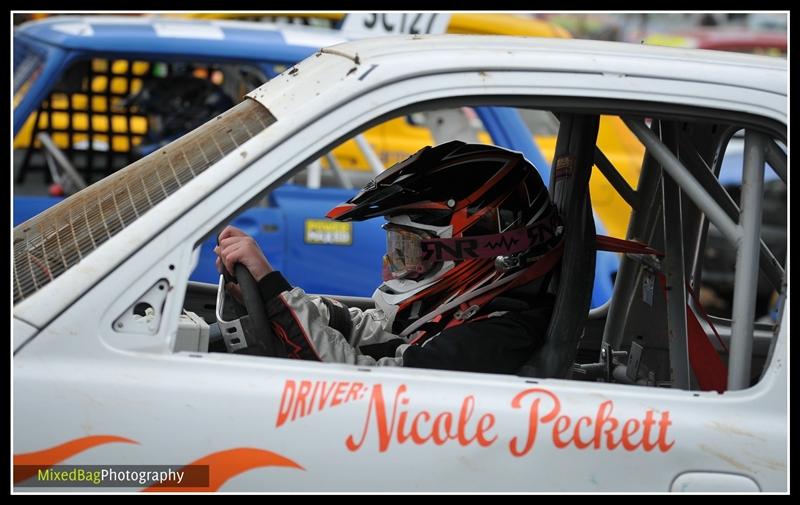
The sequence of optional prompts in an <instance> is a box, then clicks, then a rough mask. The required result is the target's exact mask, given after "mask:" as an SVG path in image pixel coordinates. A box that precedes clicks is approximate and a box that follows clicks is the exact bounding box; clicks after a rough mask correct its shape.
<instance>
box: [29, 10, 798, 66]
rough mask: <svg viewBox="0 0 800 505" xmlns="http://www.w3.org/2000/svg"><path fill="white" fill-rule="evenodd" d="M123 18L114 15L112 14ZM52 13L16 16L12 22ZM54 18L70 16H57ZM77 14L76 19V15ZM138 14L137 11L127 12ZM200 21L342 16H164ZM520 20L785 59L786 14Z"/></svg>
mask: <svg viewBox="0 0 800 505" xmlns="http://www.w3.org/2000/svg"><path fill="white" fill-rule="evenodd" d="M117 14H120V15H125V14H124V13H115V15H117ZM51 15H53V14H45V13H17V14H14V18H13V19H14V24H15V25H18V24H20V23H23V22H25V21H30V20H36V19H43V18H45V17H48V16H51ZM58 15H70V14H69V13H64V14H62V13H59V14H58ZM75 15H78V14H77V13H76V14H75ZM129 15H131V16H140V15H142V14H141V13H137V14H129ZM163 15H164V16H169V17H172V16H187V17H198V18H226V19H247V20H253V21H266V22H273V23H284V24H297V25H306V26H318V27H325V28H334V29H336V28H339V27H340V25H341V23H342V20H343V18H344V14H342V13H298V14H294V13H290V14H281V13H270V12H247V13H234V12H224V13H204V14H192V13H188V12H187V13H186V14H175V13H170V14H163ZM510 15H511V16H515V17H519V18H521V19H538V20H542V21H546V22H548V23H552V24H553V25H556V26H558V27H561V28H563V29H565V30H567V31H568V32H569V33H570V35H571V36H572V37H573V38H580V39H595V40H613V41H621V42H637V43H645V44H654V45H668V46H676V47H697V48H702V49H721V50H730V51H739V52H752V53H760V54H769V55H775V56H784V57H785V56H786V50H787V25H788V14H786V13H785V12H684V13H634V14H629V13H587V14H582V13H572V12H569V13H547V14H537V13H529V14H522V13H514V14H510Z"/></svg>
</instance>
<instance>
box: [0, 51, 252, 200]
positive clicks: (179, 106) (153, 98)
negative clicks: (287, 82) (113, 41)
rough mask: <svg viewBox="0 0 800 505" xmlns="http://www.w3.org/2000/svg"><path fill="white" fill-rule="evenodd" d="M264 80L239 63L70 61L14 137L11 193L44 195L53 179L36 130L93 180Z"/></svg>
mask: <svg viewBox="0 0 800 505" xmlns="http://www.w3.org/2000/svg"><path fill="white" fill-rule="evenodd" d="M16 47H18V46H17V45H15V55H16ZM19 47H22V46H21V45H20V46H19ZM15 57H16V56H15ZM264 81H266V77H265V76H264V75H263V74H262V73H261V72H260V71H259V70H258V69H256V68H253V67H248V66H242V65H235V66H234V65H222V64H210V63H198V62H154V61H139V60H125V59H117V60H108V59H101V58H94V59H91V60H83V61H79V62H76V63H74V64H73V65H72V66H71V67H70V68H69V69H68V70H67V71H66V72H65V73H64V74H63V76H62V77H61V79H60V80H59V81H58V82H57V83H56V84H55V85H54V87H53V89H52V91H51V93H50V94H49V95H48V97H47V98H46V99H45V100H43V101H42V103H41V104H40V105H39V107H38V109H37V110H36V112H35V113H33V114H31V116H30V117H29V118H28V120H27V122H26V123H25V125H24V126H23V128H22V129H21V130H20V132H19V133H18V134H17V136H16V138H15V142H14V148H15V149H17V150H18V151H17V153H16V154H17V155H16V156H15V157H14V161H15V173H16V174H17V175H16V183H17V187H16V191H17V193H18V194H45V193H46V192H47V189H48V188H47V183H49V182H51V180H50V174H49V172H48V171H47V167H46V163H45V157H44V155H43V153H42V152H41V144H40V142H39V140H38V139H37V135H38V134H39V133H46V134H48V135H49V136H50V137H51V138H52V140H53V142H54V143H55V145H56V146H57V147H58V148H60V149H61V150H63V151H64V154H65V155H66V157H67V159H68V160H69V161H70V162H71V163H72V164H73V165H74V166H75V168H76V170H77V171H78V172H79V173H80V175H81V176H83V178H84V180H85V181H86V182H87V183H88V184H91V183H92V182H95V181H97V180H99V179H102V178H103V177H105V176H107V175H109V174H110V173H113V172H114V171H116V170H118V169H120V168H122V167H124V166H126V165H128V164H129V163H132V162H134V161H136V160H138V159H139V158H141V157H143V156H146V155H147V154H149V153H151V152H153V151H154V150H156V149H158V148H159V147H161V146H164V145H166V144H168V143H170V142H172V141H173V140H175V139H177V138H178V137H180V136H181V135H183V134H185V133H187V132H189V131H191V130H193V129H194V128H196V127H198V126H200V125H201V124H203V123H205V122H206V121H208V120H209V119H211V118H212V117H214V116H217V115H219V114H220V113H222V112H224V111H226V110H228V109H230V108H231V107H232V106H233V105H234V104H236V103H238V102H239V101H240V100H241V98H242V97H243V96H244V95H245V94H247V93H248V92H250V91H251V90H252V89H254V88H255V87H257V86H259V85H261V84H262V83H263V82H264Z"/></svg>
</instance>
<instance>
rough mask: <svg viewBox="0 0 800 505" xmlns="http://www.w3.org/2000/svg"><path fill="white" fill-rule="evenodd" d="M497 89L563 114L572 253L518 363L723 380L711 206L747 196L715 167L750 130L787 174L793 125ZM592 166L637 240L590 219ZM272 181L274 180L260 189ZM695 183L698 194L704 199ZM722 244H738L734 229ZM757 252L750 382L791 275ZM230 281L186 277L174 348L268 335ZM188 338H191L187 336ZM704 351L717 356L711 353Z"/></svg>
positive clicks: (561, 157)
mask: <svg viewBox="0 0 800 505" xmlns="http://www.w3.org/2000/svg"><path fill="white" fill-rule="evenodd" d="M492 100H493V101H492V105H515V106H518V107H530V108H532V109H537V110H546V111H549V112H550V113H552V114H553V116H554V117H556V118H557V119H558V135H557V143H556V150H555V156H554V159H553V161H552V165H551V171H552V176H551V178H550V181H551V182H550V193H551V197H552V199H553V201H554V202H555V203H556V205H557V206H558V208H559V210H560V212H561V215H562V218H563V219H564V220H565V227H566V238H565V240H566V242H565V253H564V256H563V259H562V262H561V265H560V268H559V270H558V272H557V275H556V276H554V278H553V280H552V281H551V282H552V284H551V290H552V292H554V293H555V295H556V305H555V309H554V311H553V315H552V317H551V321H550V325H549V328H548V330H547V334H546V336H545V339H544V344H543V345H542V346H541V347H540V348H539V349H538V350H537V351H536V352H535V353H534V354H533V355H532V356H528V357H526V362H525V364H524V366H522V367H521V368H520V370H519V371H518V375H519V376H523V377H530V378H532V379H535V378H566V379H572V380H583V381H593V382H594V381H602V382H615V383H623V384H635V385H642V386H650V387H668V388H669V387H671V388H680V389H689V390H697V391H701V390H714V389H716V390H718V391H720V392H723V391H724V390H725V385H724V381H723V383H722V384H720V382H719V380H717V381H716V382H714V381H711V382H709V380H710V379H709V378H708V377H707V373H705V372H703V369H704V368H712V369H717V370H724V368H725V366H727V362H728V358H729V354H728V353H729V349H730V345H731V334H732V329H731V327H732V320H731V319H730V318H723V317H718V316H709V315H708V314H707V313H706V311H705V310H704V308H703V306H702V304H701V302H700V297H699V296H698V293H700V292H702V290H703V289H704V287H703V286H704V284H703V282H704V281H703V275H704V272H706V271H707V269H706V268H705V267H704V263H705V262H707V261H713V258H711V259H710V258H709V257H708V254H707V252H706V244H707V243H709V241H710V239H709V231H708V230H709V225H710V219H709V218H708V217H707V215H706V212H705V211H706V210H708V209H710V208H712V207H714V208H715V209H721V211H722V212H724V213H725V214H726V215H727V216H728V217H729V218H730V219H733V220H736V219H738V215H739V206H738V205H737V202H736V201H735V199H734V198H732V197H731V195H730V194H729V192H728V191H727V190H726V189H725V188H724V187H723V186H722V185H721V184H720V183H719V181H718V180H717V179H716V175H717V174H718V173H719V170H720V167H721V166H722V162H723V158H724V155H725V150H726V147H727V145H728V143H729V141H730V140H731V138H733V136H734V134H735V133H736V132H739V131H741V130H745V131H748V132H755V133H754V135H759V136H760V137H758V138H759V139H760V140H759V142H762V144H759V145H763V146H765V147H764V148H765V151H766V152H767V159H766V161H767V165H768V167H767V168H766V170H774V171H775V172H776V173H778V175H779V178H780V179H782V180H781V181H780V183H782V185H783V187H784V188H785V184H786V180H785V179H786V175H785V174H786V171H785V166H786V153H785V151H784V150H783V147H782V146H785V145H786V144H785V143H786V132H785V130H783V129H781V128H780V127H779V126H778V125H776V124H773V123H770V122H768V121H766V120H763V119H759V118H756V117H750V116H746V115H733V114H722V115H720V114H719V113H718V111H711V110H695V109H691V108H688V107H666V106H654V105H652V104H646V103H614V102H611V101H599V100H586V101H585V103H581V101H580V100H573V101H571V102H570V104H566V103H565V102H564V101H562V100H560V99H558V98H552V99H549V98H542V99H538V100H536V101H535V102H533V103H531V102H525V103H522V104H520V99H518V98H513V97H495V98H493V99H492ZM486 101H487V99H486V98H485V97H484V98H480V99H477V98H476V99H475V100H474V102H473V101H472V100H460V101H458V102H455V101H453V100H449V101H437V102H434V103H424V104H417V105H415V106H414V107H409V108H406V109H403V110H398V111H395V112H394V113H393V114H392V115H391V116H385V117H381V118H377V119H376V120H374V121H373V122H371V123H370V124H366V125H362V126H361V127H360V128H358V129H357V130H355V131H352V132H350V133H349V134H348V135H346V136H343V137H342V138H341V139H340V141H339V142H337V143H335V144H334V145H332V146H331V148H333V147H336V145H339V144H341V143H342V142H344V141H345V140H347V139H349V138H351V137H353V136H354V135H357V134H358V133H360V132H362V131H364V130H366V129H367V128H370V127H372V126H374V125H375V124H379V123H380V122H382V121H386V120H388V119H392V118H396V117H402V116H406V115H409V114H414V113H418V112H421V111H430V110H437V109H440V108H443V107H453V106H457V107H463V106H474V105H484V104H486ZM601 115H612V116H618V117H620V118H621V119H622V121H624V122H625V124H626V125H628V127H629V128H631V130H632V131H634V133H636V134H637V136H638V137H639V139H640V140H641V141H642V143H643V144H645V147H646V150H645V157H644V160H643V163H642V167H641V175H640V177H639V181H638V184H636V185H635V187H631V185H629V184H628V183H627V182H626V181H625V180H624V179H623V178H622V177H621V176H620V175H619V173H618V171H617V170H616V169H615V167H614V164H613V160H609V158H608V157H606V156H605V154H604V153H603V152H602V150H600V149H599V148H598V147H597V145H596V139H597V132H598V124H599V118H600V116H601ZM645 130H646V131H645ZM754 138H755V137H754ZM437 140H438V139H437ZM754 142H755V141H754ZM324 155H325V153H312V154H311V155H310V156H309V158H308V160H307V162H306V163H303V164H301V165H299V166H297V167H295V168H294V169H293V170H291V171H289V172H287V173H286V174H285V176H284V177H283V179H282V181H285V180H287V179H288V178H291V177H296V176H297V175H298V174H300V173H301V172H302V171H303V170H304V169H305V168H306V167H307V166H308V165H310V164H311V163H312V162H313V161H315V160H316V159H318V158H320V157H322V156H324ZM667 165H669V167H668V168H669V169H667V167H666V166H667ZM593 167H596V169H593ZM676 167H677V168H676ZM676 170H677V172H676ZM675 174H684V175H685V174H688V175H690V176H691V177H692V178H693V179H692V180H693V181H694V182H693V183H692V184H693V185H694V187H693V188H688V189H689V191H687V190H686V189H687V188H686V187H683V186H682V184H683V185H684V186H685V185H686V184H687V183H686V182H685V180H686V179H683V180H682V181H681V184H679V183H678V179H676V178H675V177H676V175H675ZM681 176H682V175H681ZM590 177H605V178H606V179H608V181H609V182H610V183H611V185H613V186H614V188H615V190H616V191H617V193H618V194H619V195H620V196H621V197H622V198H623V199H624V200H625V201H626V202H627V203H628V205H629V206H630V208H631V210H632V214H631V219H630V223H629V227H628V236H627V238H628V241H629V242H624V243H620V242H610V241H606V240H603V239H602V238H600V239H598V238H597V235H596V231H595V226H594V220H593V219H592V210H591V209H592V208H591V195H590V191H589V180H590ZM282 181H281V182H282ZM692 184H689V186H691V185H692ZM269 189H270V188H265V191H264V192H265V193H266V192H267V191H269ZM692 191H693V193H692ZM698 194H700V195H701V197H700V200H699V202H700V205H699V206H698V204H697V202H696V200H697V195H698ZM784 196H785V193H784ZM241 210H243V209H239V212H241ZM231 217H233V216H228V218H227V219H226V220H223V221H221V222H220V223H219V224H218V226H217V227H216V228H215V233H218V232H219V231H221V229H222V228H223V227H224V226H225V224H226V223H227V222H228V221H229V220H230V218H231ZM784 233H785V228H784ZM641 245H646V246H649V249H643V248H641ZM198 247H199V244H198ZM718 247H719V246H718ZM725 247H727V248H729V249H733V245H732V244H730V243H728V244H727V245H726V246H725ZM602 249H605V250H612V251H614V252H616V253H617V254H618V256H619V258H620V267H619V272H618V274H617V276H616V284H615V286H614V294H613V297H612V299H611V300H609V302H608V303H606V304H605V305H603V306H602V307H599V308H596V309H590V306H589V301H590V297H591V291H592V285H593V276H594V263H595V258H596V254H597V252H598V250H602ZM760 252H761V254H760V256H759V258H760V259H759V264H760V266H761V272H762V279H761V280H762V281H763V282H764V283H765V284H766V287H761V288H759V289H763V290H765V291H767V292H769V297H770V299H771V300H772V303H771V306H770V307H769V309H770V312H771V313H772V314H773V316H772V317H762V316H764V314H755V317H754V318H753V319H756V318H760V319H759V321H758V322H756V323H754V330H753V335H754V337H753V344H752V355H751V356H750V359H749V362H750V363H751V367H750V368H751V372H750V383H751V385H752V384H755V383H757V382H758V380H759V378H760V377H761V376H762V375H763V373H764V371H765V370H766V367H767V365H768V363H769V357H770V355H771V350H772V344H773V343H774V340H775V335H776V334H777V333H776V332H777V328H778V327H779V323H780V320H781V317H783V315H782V300H783V299H784V298H785V294H786V286H785V284H782V281H781V279H783V278H784V277H785V275H784V269H785V257H781V259H780V260H778V259H776V255H775V254H774V253H773V252H772V251H771V249H770V247H769V246H767V245H766V244H765V243H764V241H763V240H762V243H761V247H760ZM238 277H239V276H238V275H237V278H238ZM240 282H241V281H240ZM221 286H222V283H220V285H218V286H217V285H213V284H206V283H196V282H190V283H189V287H188V289H187V291H186V294H185V299H184V314H183V315H182V316H181V323H180V325H179V326H180V329H179V331H178V333H179V338H176V343H178V344H176V349H175V351H176V352H177V351H186V352H201V353H202V352H234V353H246V354H250V353H252V352H253V351H252V349H253V346H252V343H253V342H254V341H255V339H258V338H264V336H263V335H262V336H261V337H259V336H258V335H254V334H251V333H252V330H253V328H254V327H255V328H258V327H263V326H264V325H267V326H268V322H266V321H263V320H262V321H255V322H254V321H253V317H252V311H253V310H255V311H257V312H259V311H258V310H257V304H251V305H252V306H250V307H245V308H243V307H241V306H237V304H235V303H234V302H233V301H231V300H228V299H227V298H226V296H227V295H226V294H225V292H224V289H222V287H221ZM243 289H244V287H243ZM332 297H333V298H336V299H338V300H339V301H341V302H342V303H344V304H345V305H347V306H349V307H358V308H362V309H367V308H371V307H373V306H374V304H373V303H372V300H371V299H369V298H359V297H348V296H332ZM246 301H247V300H246ZM245 305H247V303H246V304H245ZM260 312H263V311H260ZM245 313H248V314H249V315H248V316H245V315H244V314H245ZM262 317H263V316H262ZM698 334H702V337H703V338H702V339H701V340H702V341H703V342H702V345H701V347H703V348H704V349H705V351H703V352H700V353H697V352H695V351H696V346H697V345H700V344H697V342H698V340H697V339H698V337H697V335H698ZM181 335H183V336H181ZM187 335H188V336H189V337H188V338H186V336H187ZM675 335H678V337H677V338H676V337H675ZM180 342H183V344H180ZM187 342H188V343H187ZM687 342H688V344H687ZM692 342H694V344H692ZM246 344H250V345H249V346H248V345H246ZM181 345H185V347H179V346H181ZM687 345H688V347H689V348H690V351H689V352H688V355H689V359H688V362H687V360H684V361H682V362H681V361H680V359H679V358H676V356H679V355H680V354H681V352H683V353H684V355H686V354H687V351H686V349H687ZM248 347H250V351H248V350H247V348H248ZM268 348H269V349H272V350H271V351H270V353H274V354H272V355H274V356H281V355H282V352H281V349H280V342H279V341H277V340H275V341H273V342H270V343H269V344H268ZM708 349H712V351H709V350H708ZM708 360H711V361H714V362H715V363H716V365H714V366H711V365H709V363H708V362H707V361H708ZM720 367H722V368H720ZM717 379H719V377H717Z"/></svg>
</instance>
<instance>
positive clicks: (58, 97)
mask: <svg viewBox="0 0 800 505" xmlns="http://www.w3.org/2000/svg"><path fill="white" fill-rule="evenodd" d="M344 40H345V39H344V38H343V37H342V35H341V34H340V33H339V32H337V31H335V30H327V29H318V28H305V27H302V28H301V27H281V26H277V25H270V24H264V23H248V22H224V21H203V20H176V19H165V18H149V17H124V18H114V17H101V16H97V17H65V18H59V17H56V18H49V19H46V20H43V21H36V22H30V23H26V24H23V25H21V26H20V27H17V28H16V29H15V32H14V105H15V107H14V120H13V123H14V135H15V156H14V169H15V196H14V218H13V220H14V225H15V226H16V225H17V224H20V223H22V222H24V221H25V220H27V219H29V218H31V217H32V216H34V215H36V214H38V213H39V212H42V211H44V210H45V209H47V208H48V207H50V206H52V205H53V204H55V203H56V202H58V201H60V200H61V199H62V198H63V197H64V196H63V195H61V194H60V193H62V192H63V190H64V189H65V188H67V189H69V188H70V187H72V188H73V189H79V188H80V187H81V184H87V183H88V184H90V183H93V182H95V181H97V180H99V179H100V178H102V177H105V176H106V175H108V174H110V173H112V172H114V171H116V170H118V169H120V168H122V167H124V166H126V165H128V164H129V163H131V162H134V161H136V160H137V159H139V158H141V157H143V156H146V155H148V154H151V153H153V152H155V151H156V150H157V149H158V148H159V147H161V146H163V145H166V144H167V143H169V142H171V141H172V140H174V139H176V138H177V137H179V136H181V135H183V134H184V133H186V132H188V131H190V130H192V129H194V128H196V127H197V126H199V125H200V124H202V123H204V122H206V121H208V120H210V119H212V118H213V117H214V116H216V115H217V114H219V113H221V112H223V111H224V110H227V109H228V108H230V107H231V106H232V105H234V104H235V103H238V102H239V101H240V100H241V98H242V96H243V95H244V94H246V93H247V92H249V91H251V90H252V89H253V88H255V87H257V86H258V85H260V84H261V83H263V82H264V81H267V80H269V79H272V78H273V77H275V76H277V75H278V74H280V73H281V72H283V71H284V70H286V69H287V68H289V67H291V66H292V65H293V64H294V63H296V62H298V61H300V60H302V59H303V58H306V57H308V56H311V55H313V54H314V53H315V52H316V51H318V50H319V48H320V47H324V46H329V45H332V44H335V43H339V42H342V41H344ZM474 113H475V114H476V115H477V118H478V119H479V121H480V124H481V126H482V130H483V131H484V134H488V140H489V141H490V142H491V143H493V144H495V145H498V146H501V147H505V148H508V149H512V150H516V151H520V152H522V153H523V154H524V155H525V156H526V157H527V158H528V159H529V160H530V161H531V162H532V163H533V164H534V165H535V166H536V167H538V168H539V169H540V170H541V175H542V177H543V179H544V181H545V183H547V182H548V181H549V178H550V177H549V164H548V163H547V161H546V160H545V159H544V158H543V157H542V154H541V153H540V151H539V149H538V148H537V147H536V145H535V143H534V141H533V138H532V136H531V133H530V130H529V129H528V127H527V126H526V125H525V123H524V122H523V120H522V118H521V117H520V115H519V113H518V111H517V110H516V109H511V108H504V107H477V108H475V109H474ZM408 120H409V121H411V119H410V118H409V119H408ZM41 146H44V147H45V149H42V148H41ZM419 147H421V146H419ZM367 148H368V147H367ZM412 152H413V151H412ZM374 154H375V153H374V152H373V153H372V155H374ZM408 154H411V152H409V153H406V154H405V155H408ZM365 156H366V157H369V153H365ZM329 163H332V164H335V161H330V162H329ZM334 169H335V167H331V170H325V173H326V174H332V173H333V172H336V174H338V175H339V177H340V179H331V178H330V177H327V179H329V180H333V182H334V185H338V186H339V187H318V186H320V184H318V183H317V184H314V183H312V182H313V181H312V179H313V177H312V176H311V175H310V174H309V175H308V176H307V177H306V179H307V183H306V184H300V183H297V181H295V183H287V184H285V185H283V186H282V187H280V188H278V189H277V190H275V191H273V192H272V193H271V194H270V195H269V197H268V198H267V199H266V201H264V202H263V204H262V205H260V206H257V207H253V208H251V209H249V210H247V211H245V212H243V213H242V214H241V215H239V216H238V217H237V218H236V219H234V220H233V221H232V223H231V224H233V225H234V226H237V227H239V228H241V229H243V230H244V231H246V232H247V233H249V234H251V235H252V236H253V237H254V238H255V239H256V240H257V241H258V243H259V244H260V245H261V247H262V249H263V250H264V252H265V254H266V255H267V257H268V258H269V259H270V262H271V263H272V264H273V266H274V267H275V268H276V269H279V270H281V271H283V272H284V274H285V275H286V277H287V278H288V279H289V280H290V282H292V283H293V284H295V285H299V286H303V287H304V288H305V289H306V290H307V291H309V292H314V293H326V294H338V295H351V296H370V295H371V294H372V291H373V290H374V288H375V286H377V285H378V284H379V283H380V271H381V268H380V267H381V265H380V258H381V257H382V255H383V253H384V250H385V235H384V232H383V230H382V229H381V227H380V224H381V222H380V220H370V221H366V222H360V223H330V222H329V221H327V220H326V219H325V217H324V216H325V214H326V212H327V211H328V210H329V209H331V208H332V207H334V206H335V205H336V204H338V203H341V202H343V201H345V200H347V199H349V198H350V197H352V196H353V195H354V194H355V193H356V191H357V189H354V188H358V187H359V185H360V184H356V183H353V184H344V186H351V187H349V188H348V187H342V184H340V183H339V182H340V180H341V176H342V173H343V172H342V171H340V170H334ZM373 169H374V170H375V171H377V168H375V167H373ZM367 175H370V176H371V175H372V174H370V173H364V172H360V173H353V174H349V175H348V174H344V176H345V177H350V178H351V179H356V180H357V181H361V182H363V181H364V180H366V179H365V176H367ZM298 179H299V177H298ZM53 181H54V182H56V183H57V184H56V185H50V183H51V182H53ZM48 190H50V193H49V194H48ZM67 192H69V191H67ZM595 225H596V227H597V232H598V234H604V230H603V229H602V225H601V223H600V221H599V220H598V219H595ZM214 245H215V240H214V237H209V238H208V240H207V241H206V242H205V243H204V244H203V246H202V248H201V254H200V258H199V261H198V265H197V268H196V269H195V271H194V273H193V274H192V277H191V279H192V280H196V281H203V282H217V279H218V277H219V274H218V272H217V270H216V268H215V264H214V260H215V255H214V253H213V248H214ZM596 268H597V271H596V275H595V288H594V292H593V298H592V306H593V307H597V306H599V305H601V304H603V303H604V302H605V301H607V300H608V299H609V298H610V295H611V289H612V282H613V277H614V275H615V273H616V270H617V257H616V256H615V255H614V254H611V253H598V256H597V267H596Z"/></svg>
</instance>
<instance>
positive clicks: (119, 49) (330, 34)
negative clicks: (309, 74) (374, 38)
mask: <svg viewBox="0 0 800 505" xmlns="http://www.w3.org/2000/svg"><path fill="white" fill-rule="evenodd" d="M15 36H22V37H30V38H33V39H36V40H38V41H39V42H43V43H46V44H50V45H54V46H57V47H61V48H65V49H72V50H77V51H88V52H101V53H131V54H134V53H141V54H147V55H150V56H158V55H163V56H175V55H186V56H206V57H222V58H226V59H249V60H263V59H266V58H267V57H269V58H270V59H275V58H284V59H287V60H294V61H296V60H299V59H302V58H304V57H306V56H308V55H309V54H311V53H312V52H313V51H315V50H317V49H319V48H320V47H325V46H329V45H332V44H338V43H340V42H343V41H345V40H347V39H346V38H345V37H344V36H343V35H342V34H341V32H339V31H337V30H330V29H327V28H316V27H297V26H293V27H288V26H285V25H277V24H273V23H256V22H248V21H215V20H194V19H177V18H164V17H157V16H85V17H84V16H57V17H52V18H47V19H44V20H40V21H32V22H29V23H25V24H23V25H20V26H19V27H17V28H16V30H15Z"/></svg>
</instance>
